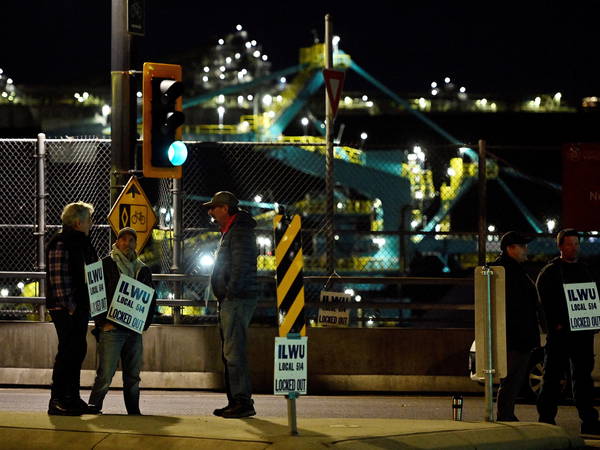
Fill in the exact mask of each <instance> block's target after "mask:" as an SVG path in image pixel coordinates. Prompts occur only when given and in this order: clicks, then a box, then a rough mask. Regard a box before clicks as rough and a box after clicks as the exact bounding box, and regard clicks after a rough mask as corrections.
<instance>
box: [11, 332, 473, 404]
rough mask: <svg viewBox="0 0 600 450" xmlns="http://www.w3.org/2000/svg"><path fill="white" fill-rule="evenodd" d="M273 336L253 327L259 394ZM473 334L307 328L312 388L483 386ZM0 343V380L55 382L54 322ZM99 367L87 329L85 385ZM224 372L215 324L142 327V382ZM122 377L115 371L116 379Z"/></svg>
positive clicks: (210, 383) (185, 381)
mask: <svg viewBox="0 0 600 450" xmlns="http://www.w3.org/2000/svg"><path fill="white" fill-rule="evenodd" d="M276 334H277V329H276V328H270V327H254V326H253V327H251V328H250V332H249V348H248V351H249V358H250V363H251V372H252V380H253V384H254V387H255V390H256V391H257V392H267V393H268V392H272V391H273V352H274V338H275V336H276ZM473 335H474V332H473V330H471V329H433V330H419V329H401V328H309V331H308V337H309V340H308V342H309V347H308V379H309V390H310V392H311V393H319V392H323V393H324V392H344V391H406V392H409V391H439V392H479V391H481V387H480V386H478V385H477V384H475V383H473V382H471V381H470V380H469V377H468V373H467V356H468V351H469V348H470V345H471V342H472V341H473ZM0 342H2V343H3V351H2V352H1V353H0V384H5V385H13V384H15V385H45V384H49V383H50V378H51V372H52V370H51V369H52V364H53V361H54V356H55V354H56V347H57V338H56V332H55V330H54V326H53V324H52V323H39V322H18V321H14V322H12V321H2V322H0ZM95 367H96V343H95V340H94V338H93V336H92V335H91V334H89V335H88V354H87V356H86V359H85V361H84V363H83V367H82V369H83V372H82V385H84V386H89V385H91V383H92V382H93V379H94V373H95V372H94V371H95ZM222 371H223V367H222V363H221V353H220V342H219V335H218V329H217V327H216V326H214V325H213V326H199V325H180V326H173V325H153V326H151V327H150V329H149V330H148V331H147V332H146V333H144V365H143V367H142V386H143V387H145V388H180V389H222V387H223V384H222V379H221V375H222ZM120 383H121V376H120V374H117V375H116V376H115V380H114V382H113V385H114V386H115V387H118V386H120Z"/></svg>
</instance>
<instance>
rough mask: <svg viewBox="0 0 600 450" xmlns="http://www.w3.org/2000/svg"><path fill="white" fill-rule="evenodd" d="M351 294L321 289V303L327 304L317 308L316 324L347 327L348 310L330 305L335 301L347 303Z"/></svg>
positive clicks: (350, 298)
mask: <svg viewBox="0 0 600 450" xmlns="http://www.w3.org/2000/svg"><path fill="white" fill-rule="evenodd" d="M351 300H352V295H350V294H346V293H343V292H328V291H321V303H324V304H329V305H328V306H326V307H323V306H322V307H320V308H319V317H318V324H319V325H320V326H322V327H347V326H348V319H349V318H350V310H349V309H346V308H335V307H332V305H333V304H336V303H349V302H350V301H351Z"/></svg>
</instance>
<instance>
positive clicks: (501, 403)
mask: <svg viewBox="0 0 600 450" xmlns="http://www.w3.org/2000/svg"><path fill="white" fill-rule="evenodd" d="M530 241H531V239H530V238H528V237H526V236H524V235H522V234H521V233H518V232H516V231H509V232H508V233H506V234H504V236H502V239H501V241H500V249H501V250H502V253H501V254H500V256H499V257H498V259H496V261H494V263H493V265H495V266H502V267H504V273H505V280H506V284H505V286H506V290H505V294H506V350H507V355H506V356H507V369H508V370H507V374H506V377H505V378H502V380H501V381H500V389H498V400H497V406H498V420H499V421H502V422H515V421H518V419H517V417H516V416H515V400H516V398H517V395H518V393H519V391H520V389H521V387H522V386H523V382H524V381H525V378H526V375H527V368H528V367H529V359H530V357H531V351H532V350H533V349H534V348H535V347H539V345H540V332H539V328H538V318H537V311H538V298H537V292H536V290H535V284H534V283H533V280H532V279H531V278H529V275H527V273H526V272H525V270H524V269H523V263H524V262H525V261H527V244H528V243H529V242H530Z"/></svg>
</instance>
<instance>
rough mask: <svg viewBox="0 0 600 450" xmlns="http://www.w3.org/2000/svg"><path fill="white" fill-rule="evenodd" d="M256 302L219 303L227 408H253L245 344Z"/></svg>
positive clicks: (234, 301)
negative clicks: (237, 406) (231, 405)
mask: <svg viewBox="0 0 600 450" xmlns="http://www.w3.org/2000/svg"><path fill="white" fill-rule="evenodd" d="M255 308H256V300H247V299H244V300H240V299H235V300H229V299H227V300H225V301H221V302H219V331H220V333H221V349H222V353H221V354H222V358H223V364H224V366H225V389H226V390H227V400H228V401H229V404H244V405H252V404H253V401H252V384H251V382H250V372H249V369H248V356H247V351H246V342H247V336H248V326H249V325H250V320H251V319H252V314H253V313H254V309H255Z"/></svg>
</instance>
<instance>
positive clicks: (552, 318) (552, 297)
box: [537, 228, 600, 435]
mask: <svg viewBox="0 0 600 450" xmlns="http://www.w3.org/2000/svg"><path fill="white" fill-rule="evenodd" d="M556 243H557V245H558V248H559V250H560V257H557V258H554V259H553V260H551V261H550V263H549V264H548V265H547V266H546V267H544V268H543V269H542V271H541V272H540V274H539V276H538V279H537V290H538V294H539V297H540V300H541V302H542V306H543V308H544V313H545V314H546V321H547V323H548V337H547V339H546V356H545V361H544V369H545V370H544V383H543V385H542V389H541V392H540V395H539V397H538V401H537V410H538V414H539V421H540V422H545V423H551V424H554V423H555V421H554V419H555V417H556V413H557V411H558V400H559V396H560V382H561V380H562V378H563V375H564V374H565V373H566V372H567V370H570V371H571V379H572V382H573V395H574V397H575V406H576V407H577V411H578V412H579V418H580V419H581V422H582V423H581V432H582V433H584V434H594V435H598V434H600V422H598V411H596V409H595V408H594V407H593V400H594V382H593V380H592V370H593V369H594V331H590V330H579V331H571V329H570V324H569V312H568V310H567V300H566V298H565V293H564V289H563V285H564V284H570V283H587V282H595V280H594V278H593V277H592V275H591V273H590V271H589V269H588V268H587V266H586V265H585V264H583V263H581V262H579V251H580V247H579V233H578V232H577V231H576V230H574V229H572V228H570V229H565V230H561V231H559V233H558V234H557V236H556Z"/></svg>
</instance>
